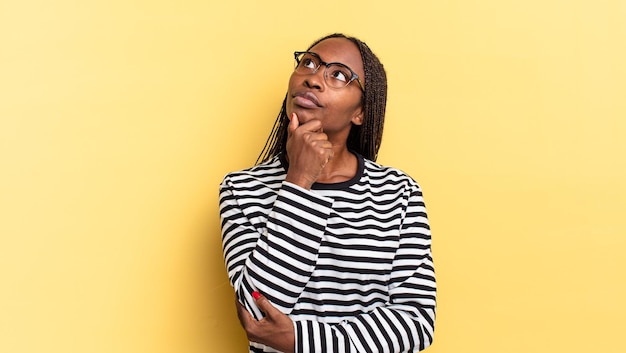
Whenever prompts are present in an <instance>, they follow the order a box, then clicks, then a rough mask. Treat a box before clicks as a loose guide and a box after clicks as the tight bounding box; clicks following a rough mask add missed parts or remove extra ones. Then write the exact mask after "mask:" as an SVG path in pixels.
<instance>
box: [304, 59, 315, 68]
mask: <svg viewBox="0 0 626 353" xmlns="http://www.w3.org/2000/svg"><path fill="white" fill-rule="evenodd" d="M302 66H304V67H308V68H309V69H314V68H315V62H314V61H313V59H311V58H304V59H302Z"/></svg>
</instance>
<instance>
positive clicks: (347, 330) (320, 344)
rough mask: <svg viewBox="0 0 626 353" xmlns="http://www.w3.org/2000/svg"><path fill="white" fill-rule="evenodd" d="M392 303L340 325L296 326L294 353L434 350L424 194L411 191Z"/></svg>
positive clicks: (433, 289) (391, 286) (433, 290)
mask: <svg viewBox="0 0 626 353" xmlns="http://www.w3.org/2000/svg"><path fill="white" fill-rule="evenodd" d="M389 291H390V301H389V303H387V304H386V305H384V306H381V307H378V308H376V309H374V310H373V311H371V312H367V313H363V314H360V315H358V316H355V317H352V318H350V319H349V320H345V321H342V322H340V323H339V324H326V323H322V322H318V321H313V320H299V321H295V322H294V327H295V333H296V352H298V353H308V352H417V351H421V350H423V349H425V348H426V347H428V346H430V344H431V343H432V341H433V333H434V324H435V304H436V284H435V272H434V267H433V260H432V255H431V235H430V227H429V225H428V220H427V216H426V208H425V206H424V202H423V198H422V193H421V191H420V190H419V188H416V189H415V190H413V192H411V193H410V196H409V201H408V204H407V209H406V212H405V214H404V220H403V222H402V228H401V230H400V239H399V245H398V249H397V250H396V254H395V257H394V260H393V270H392V274H391V279H390V283H389Z"/></svg>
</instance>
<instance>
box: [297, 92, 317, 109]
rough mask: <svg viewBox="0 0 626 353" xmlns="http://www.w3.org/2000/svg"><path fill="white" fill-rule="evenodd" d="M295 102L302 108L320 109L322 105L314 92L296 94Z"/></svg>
mask: <svg viewBox="0 0 626 353" xmlns="http://www.w3.org/2000/svg"><path fill="white" fill-rule="evenodd" d="M293 102H294V104H296V105H297V106H300V107H302V108H320V107H322V104H320V101H319V100H318V99H317V97H316V96H315V94H313V93H312V92H308V91H305V92H296V93H295V94H294V95H293Z"/></svg>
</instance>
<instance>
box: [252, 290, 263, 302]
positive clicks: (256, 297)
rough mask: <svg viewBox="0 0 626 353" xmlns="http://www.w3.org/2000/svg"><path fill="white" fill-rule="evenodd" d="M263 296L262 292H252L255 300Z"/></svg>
mask: <svg viewBox="0 0 626 353" xmlns="http://www.w3.org/2000/svg"><path fill="white" fill-rule="evenodd" d="M260 297H261V293H259V292H257V291H254V292H252V298H254V300H257V299H259V298H260Z"/></svg>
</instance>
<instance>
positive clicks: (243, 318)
mask: <svg viewBox="0 0 626 353" xmlns="http://www.w3.org/2000/svg"><path fill="white" fill-rule="evenodd" d="M235 303H236V304H235V305H236V306H237V317H238V318H239V323H240V324H241V326H242V327H243V328H246V327H248V326H249V323H250V322H252V321H253V320H254V318H253V317H252V315H251V314H250V313H249V312H248V310H246V308H245V307H244V306H243V304H241V303H240V302H239V301H238V300H237V301H236V302H235Z"/></svg>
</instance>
